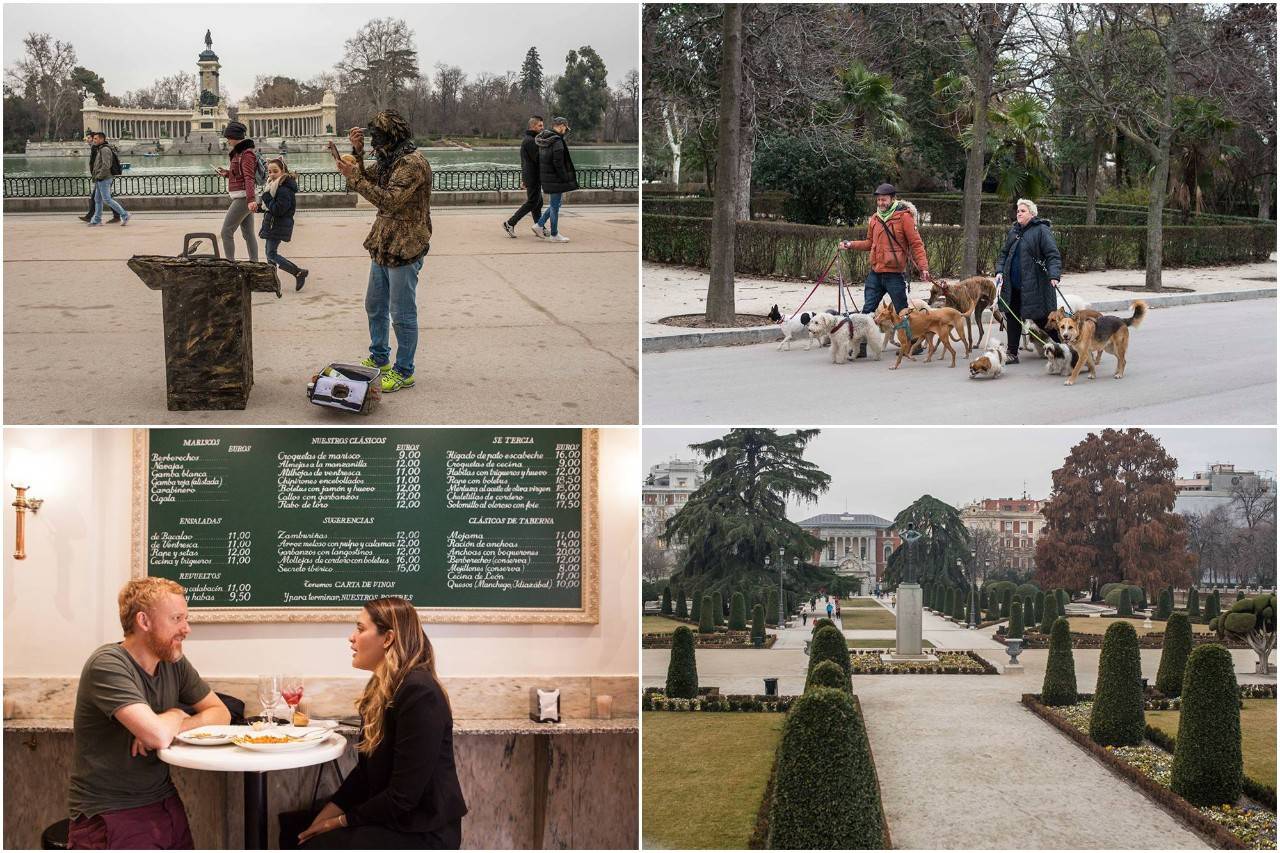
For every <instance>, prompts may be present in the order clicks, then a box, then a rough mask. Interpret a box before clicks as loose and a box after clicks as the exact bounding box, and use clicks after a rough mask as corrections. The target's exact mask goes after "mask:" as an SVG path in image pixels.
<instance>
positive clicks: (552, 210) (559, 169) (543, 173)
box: [533, 116, 578, 243]
mask: <svg viewBox="0 0 1280 853" xmlns="http://www.w3.org/2000/svg"><path fill="white" fill-rule="evenodd" d="M568 132H569V120H568V119H566V118H563V117H560V116H557V117H556V118H553V119H552V120H551V130H544V131H542V133H539V134H538V135H537V136H536V137H535V138H534V142H535V143H537V145H538V175H539V177H540V178H541V179H542V191H543V192H544V193H546V194H547V195H548V196H549V197H550V199H549V201H548V203H547V209H546V210H544V211H543V212H542V216H541V218H539V219H538V224H537V225H535V226H534V229H533V230H534V233H535V234H537V235H538V236H539V237H543V238H545V239H547V240H550V241H551V242H553V243H568V242H569V238H568V237H566V236H564V235H563V234H561V233H560V201H561V199H562V198H563V196H564V194H565V193H567V192H572V191H573V190H576V189H577V188H578V175H577V172H575V171H574V168H573V158H572V157H570V156H569V146H568V144H567V143H566V142H565V141H564V136H565V134H566V133H568ZM548 221H549V222H550V223H551V230H550V231H547V228H546V225H547V222H548Z"/></svg>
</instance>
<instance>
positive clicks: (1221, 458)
mask: <svg viewBox="0 0 1280 853" xmlns="http://www.w3.org/2000/svg"><path fill="white" fill-rule="evenodd" d="M782 431H783V432H792V431H793V430H791V429H786V430H782ZM1149 431H1150V432H1151V433H1153V434H1154V435H1155V436H1156V437H1157V438H1159V439H1160V441H1161V443H1162V444H1163V445H1164V449H1165V451H1166V452H1168V453H1169V454H1170V455H1172V456H1173V457H1174V458H1175V459H1177V460H1178V473H1179V475H1182V476H1190V474H1191V473H1192V472H1194V471H1200V470H1204V468H1205V466H1206V465H1207V464H1208V463H1211V462H1234V463H1235V465H1236V467H1237V468H1240V469H1244V470H1256V471H1262V470H1266V471H1271V472H1274V471H1275V468H1276V434H1275V431H1274V430H1270V429H1222V428H1219V429H1195V428H1185V429H1152V430H1149ZM725 432H726V430H724V429H661V428H654V427H646V428H645V430H644V466H645V471H646V472H648V470H649V467H650V466H652V465H654V464H656V463H659V462H665V461H667V460H669V459H670V458H672V456H676V457H679V458H682V459H692V458H694V454H693V453H692V451H690V450H689V449H688V446H689V445H690V444H694V443H698V442H703V441H708V440H710V439H713V438H717V437H719V436H721V435H724V434H725ZM1088 433H1089V430H1087V429H1080V428H1073V427H1063V428H1058V427H1054V428H1045V429H1039V428H1014V429H996V428H986V429H962V428H956V427H949V428H930V427H924V428H918V429H916V428H911V429H908V428H894V429H875V428H869V429H840V428H834V429H832V428H827V429H824V430H823V431H822V433H821V434H820V435H819V436H818V437H817V438H815V439H814V440H813V441H812V442H810V444H809V447H808V449H807V450H806V452H805V458H806V459H808V460H809V461H810V462H813V463H814V464H816V465H817V466H818V467H819V468H821V469H822V470H823V471H826V472H827V473H828V474H830V475H831V489H830V490H829V491H828V492H827V493H826V494H825V495H823V496H822V497H821V498H819V499H818V502H817V503H816V504H805V505H800V504H793V505H792V506H791V507H790V509H789V511H788V516H789V517H790V518H792V519H793V520H795V521H799V520H801V519H802V518H806V517H808V516H810V515H816V514H818V513H820V512H844V511H845V510H846V509H847V510H848V511H849V512H864V513H871V514H873V515H879V516H881V517H883V518H888V519H892V518H893V517H894V516H895V515H897V514H898V513H899V512H900V511H901V510H903V509H904V508H906V507H907V506H909V505H910V504H911V502H912V501H914V500H915V499H916V498H918V497H920V496H921V495H922V494H926V493H927V494H931V495H933V496H934V497H935V498H939V499H940V500H943V501H946V502H947V503H949V504H951V505H952V506H956V507H959V506H963V505H964V504H966V503H968V502H970V501H973V500H977V499H978V498H1006V497H1019V496H1020V495H1021V494H1022V489H1023V482H1024V481H1025V482H1026V489H1027V491H1028V493H1030V495H1031V497H1033V498H1044V497H1046V496H1048V494H1049V489H1050V487H1051V486H1052V483H1053V480H1052V476H1051V475H1052V472H1053V470H1054V469H1055V468H1058V467H1061V465H1062V462H1063V460H1064V459H1065V458H1066V456H1067V454H1068V453H1069V452H1070V451H1071V448H1072V447H1073V446H1074V445H1076V444H1078V443H1079V442H1080V440H1081V439H1083V438H1084V437H1085V435H1087V434H1088Z"/></svg>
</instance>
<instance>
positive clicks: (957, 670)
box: [849, 649, 997, 675]
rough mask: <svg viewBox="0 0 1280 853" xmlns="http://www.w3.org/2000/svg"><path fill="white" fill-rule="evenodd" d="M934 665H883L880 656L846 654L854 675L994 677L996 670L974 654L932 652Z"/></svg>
mask: <svg viewBox="0 0 1280 853" xmlns="http://www.w3.org/2000/svg"><path fill="white" fill-rule="evenodd" d="M933 654H934V656H935V657H937V658H938V660H937V662H936V663H935V662H934V661H916V660H910V661H895V662H893V663H885V662H884V661H883V660H881V658H880V652H875V651H867V650H863V649H857V650H854V651H851V652H850V654H849V663H850V669H851V670H852V671H853V674H854V675H995V674H996V673H997V670H996V668H995V667H994V666H992V665H991V664H989V663H987V661H986V660H984V659H983V658H982V657H980V656H979V655H978V654H977V653H976V652H970V651H962V652H944V651H937V650H936V649H935V650H934V652H933Z"/></svg>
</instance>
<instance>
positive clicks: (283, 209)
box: [249, 157, 309, 291]
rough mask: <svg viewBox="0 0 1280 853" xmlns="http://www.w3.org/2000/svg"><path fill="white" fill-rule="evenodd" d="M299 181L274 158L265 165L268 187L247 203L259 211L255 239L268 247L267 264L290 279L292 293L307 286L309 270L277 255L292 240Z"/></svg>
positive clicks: (280, 159)
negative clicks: (291, 279) (260, 216)
mask: <svg viewBox="0 0 1280 853" xmlns="http://www.w3.org/2000/svg"><path fill="white" fill-rule="evenodd" d="M297 195H298V179H297V177H296V176H295V175H294V174H293V173H292V172H290V171H289V169H288V167H287V166H286V165H285V162H284V158H282V157H276V158H275V159H274V160H269V161H268V162H267V184H266V186H265V187H263V188H262V194H261V195H260V196H258V200H257V201H254V202H250V204H249V210H250V211H252V212H255V213H256V212H257V211H259V210H261V211H262V227H261V228H259V229H258V236H259V237H261V238H262V239H263V240H265V241H266V244H267V263H269V264H275V265H276V266H277V267H279V268H280V269H282V270H284V271H285V272H287V273H289V275H291V276H293V282H294V284H293V289H294V291H299V290H302V286H303V285H304V284H306V283H307V274H308V272H309V271H308V270H304V269H302V268H301V267H299V266H298V265H297V264H295V263H294V262H293V261H291V260H289V259H288V258H286V257H284V256H283V255H281V254H280V251H279V249H280V244H281V243H288V242H289V241H290V240H291V239H293V215H294V212H295V211H296V210H297Z"/></svg>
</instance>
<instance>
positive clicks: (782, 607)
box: [778, 546, 787, 631]
mask: <svg viewBox="0 0 1280 853" xmlns="http://www.w3.org/2000/svg"><path fill="white" fill-rule="evenodd" d="M786 555H787V549H786V548H784V547H781V546H779V548H778V630H779V631H781V630H782V627H783V625H785V624H786V619H785V618H784V617H785V614H786V610H787V594H786V593H785V592H784V591H783V589H782V572H783V567H784V565H785V564H784V563H783V559H782V558H783V557H785V556H786Z"/></svg>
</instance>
